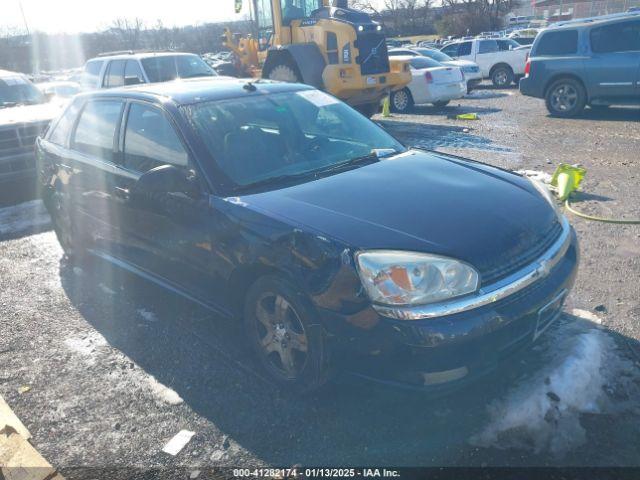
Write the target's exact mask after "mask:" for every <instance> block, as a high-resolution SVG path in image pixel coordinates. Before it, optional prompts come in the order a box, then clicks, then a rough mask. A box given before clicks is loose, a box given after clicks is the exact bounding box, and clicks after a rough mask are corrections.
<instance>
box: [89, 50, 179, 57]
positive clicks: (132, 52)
mask: <svg viewBox="0 0 640 480" xmlns="http://www.w3.org/2000/svg"><path fill="white" fill-rule="evenodd" d="M173 52H175V53H177V52H178V51H177V50H174V49H170V48H167V49H156V50H154V49H143V50H116V51H114V52H103V53H99V54H98V55H96V57H113V56H115V55H136V54H138V53H173Z"/></svg>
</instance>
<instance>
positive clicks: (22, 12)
mask: <svg viewBox="0 0 640 480" xmlns="http://www.w3.org/2000/svg"><path fill="white" fill-rule="evenodd" d="M18 6H19V7H20V13H21V14H22V21H23V22H24V28H25V29H26V30H27V36H29V37H30V36H31V32H30V31H29V23H27V16H26V15H25V14H24V8H22V0H18Z"/></svg>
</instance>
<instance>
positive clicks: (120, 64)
mask: <svg viewBox="0 0 640 480" xmlns="http://www.w3.org/2000/svg"><path fill="white" fill-rule="evenodd" d="M125 64H126V60H113V61H112V62H111V63H109V66H108V67H107V74H106V75H105V79H104V86H105V87H106V88H114V87H122V86H123V85H124V67H125Z"/></svg>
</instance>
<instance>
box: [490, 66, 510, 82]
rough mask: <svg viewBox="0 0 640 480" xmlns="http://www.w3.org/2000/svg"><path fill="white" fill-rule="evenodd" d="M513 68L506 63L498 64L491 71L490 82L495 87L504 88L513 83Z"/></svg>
mask: <svg viewBox="0 0 640 480" xmlns="http://www.w3.org/2000/svg"><path fill="white" fill-rule="evenodd" d="M513 80H514V75H513V70H511V67H509V66H508V65H499V66H497V67H495V68H494V69H493V71H492V72H491V82H492V83H493V86H494V87H496V88H506V87H508V86H509V85H511V84H512V83H513Z"/></svg>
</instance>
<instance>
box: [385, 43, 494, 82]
mask: <svg viewBox="0 0 640 480" xmlns="http://www.w3.org/2000/svg"><path fill="white" fill-rule="evenodd" d="M403 55H404V56H417V55H421V56H423V57H429V58H432V59H433V60H435V61H436V62H438V63H440V64H442V65H446V66H448V67H458V68H460V69H461V70H462V73H464V78H465V79H466V80H467V93H469V92H471V91H472V90H473V89H474V88H475V87H477V86H478V85H479V84H480V83H481V82H482V73H481V72H480V67H479V66H478V64H477V63H474V62H471V61H469V60H454V59H453V58H451V57H450V56H448V55H446V54H444V53H442V52H441V51H440V50H435V49H432V48H421V47H414V48H394V49H393V50H389V56H390V57H396V56H403Z"/></svg>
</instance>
